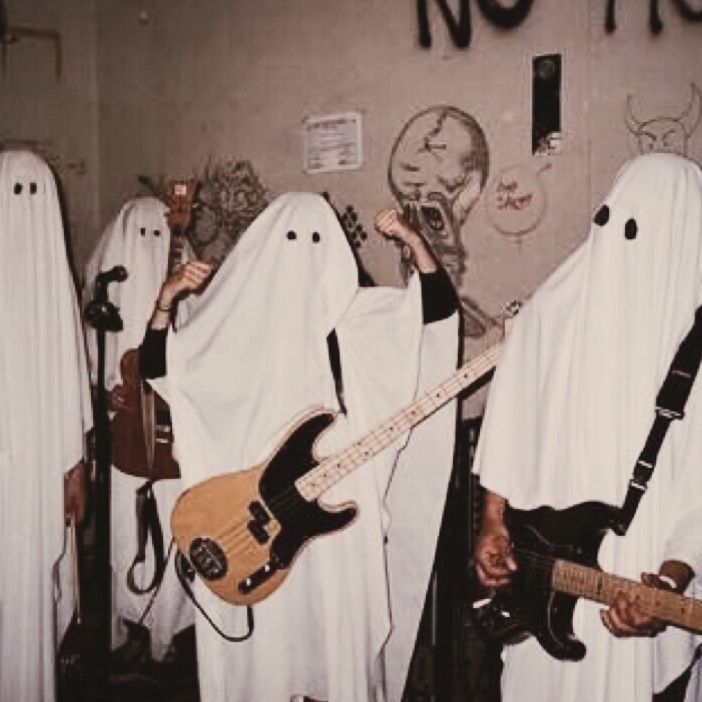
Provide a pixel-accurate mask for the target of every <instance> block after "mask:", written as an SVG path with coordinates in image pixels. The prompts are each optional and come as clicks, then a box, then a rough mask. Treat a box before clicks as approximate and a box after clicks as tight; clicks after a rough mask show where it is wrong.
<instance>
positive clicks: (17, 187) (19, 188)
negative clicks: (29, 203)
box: [13, 183, 22, 195]
mask: <svg viewBox="0 0 702 702" xmlns="http://www.w3.org/2000/svg"><path fill="white" fill-rule="evenodd" d="M13 192H14V193H15V195H19V194H20V193H21V192H22V183H15V187H14V188H13Z"/></svg>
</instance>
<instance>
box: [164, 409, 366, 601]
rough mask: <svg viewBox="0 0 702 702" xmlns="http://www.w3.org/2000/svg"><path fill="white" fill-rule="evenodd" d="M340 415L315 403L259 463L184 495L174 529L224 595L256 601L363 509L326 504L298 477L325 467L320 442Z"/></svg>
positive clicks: (179, 542)
mask: <svg viewBox="0 0 702 702" xmlns="http://www.w3.org/2000/svg"><path fill="white" fill-rule="evenodd" d="M333 421H334V414H333V413H331V412H326V411H324V410H315V411H312V412H310V413H308V414H306V415H305V416H304V417H303V418H302V419H301V420H300V421H299V422H297V423H296V424H295V425H294V426H293V427H292V429H291V430H290V432H289V433H288V435H287V436H286V437H285V439H283V441H282V442H281V444H280V446H279V448H278V449H277V450H276V451H275V452H274V454H273V455H272V456H271V458H269V459H268V460H267V461H265V462H264V463H263V464H261V465H259V466H255V467H253V468H250V469H249V470H245V471H242V472H238V473H227V474H225V475H222V476H218V477H215V478H211V479H209V480H206V481H204V482H202V483H199V484H198V485H197V486H196V488H197V489H196V490H189V491H186V492H185V493H183V495H181V497H180V498H179V500H178V502H177V504H176V506H175V508H174V510H173V514H172V516H171V528H172V531H173V534H174V536H175V539H176V543H177V545H178V548H179V550H180V551H181V553H183V554H184V555H185V556H186V557H187V559H188V560H189V561H190V563H191V565H192V566H193V567H194V568H195V571H196V572H197V574H198V575H199V576H200V577H201V578H202V579H203V580H204V581H205V583H206V584H207V586H208V587H209V588H210V589H211V590H212V591H213V592H214V593H215V594H217V595H218V596H219V597H221V598H222V599H224V600H226V601H228V602H231V603H234V604H240V605H250V604H254V603H256V602H259V601H260V600H262V599H263V598H265V597H267V596H268V595H269V594H270V593H271V592H272V591H273V590H275V589H277V588H278V587H279V586H280V585H281V584H282V582H283V580H284V579H285V578H286V576H287V574H288V573H289V572H290V567H291V565H292V563H293V561H294V560H295V557H296V556H297V554H298V553H299V552H300V551H301V549H302V548H303V546H304V545H305V544H306V543H307V542H309V541H310V540H311V539H313V538H315V537H316V536H322V535H324V534H330V533H332V532H335V531H338V530H340V529H343V528H344V527H346V526H348V525H349V524H350V523H351V522H352V521H353V520H354V518H355V516H356V513H357V508H356V506H355V505H354V504H353V503H345V504H343V505H340V506H338V507H336V508H331V509H328V508H325V507H322V506H321V505H320V504H319V502H318V500H316V499H313V500H309V499H306V498H305V497H303V496H302V494H301V493H300V492H299V490H298V488H297V487H296V484H295V481H296V480H298V479H299V478H301V477H304V476H305V475H306V474H307V473H309V471H311V470H313V469H314V468H315V467H317V466H318V461H317V460H316V458H315V456H314V445H315V443H316V441H317V439H318V438H319V436H320V435H321V434H322V432H324V430H325V429H327V428H328V427H329V426H330V425H331V424H332V423H333Z"/></svg>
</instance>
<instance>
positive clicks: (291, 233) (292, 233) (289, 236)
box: [288, 229, 297, 241]
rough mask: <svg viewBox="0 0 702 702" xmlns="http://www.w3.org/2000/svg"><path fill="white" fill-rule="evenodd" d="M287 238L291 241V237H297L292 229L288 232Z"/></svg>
mask: <svg viewBox="0 0 702 702" xmlns="http://www.w3.org/2000/svg"><path fill="white" fill-rule="evenodd" d="M288 239H290V241H292V240H293V239H297V234H295V232H294V231H293V230H292V229H291V230H290V231H289V232H288Z"/></svg>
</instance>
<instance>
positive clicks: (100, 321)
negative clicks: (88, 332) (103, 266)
mask: <svg viewBox="0 0 702 702" xmlns="http://www.w3.org/2000/svg"><path fill="white" fill-rule="evenodd" d="M128 275H129V274H128V273H127V269H126V268H125V267H124V266H113V267H112V268H110V269H109V270H107V271H101V272H100V273H98V274H97V275H96V276H95V297H94V298H93V299H92V300H91V301H90V302H89V303H88V305H87V306H86V308H85V312H84V314H85V319H86V321H87V322H88V324H90V326H92V327H95V328H96V329H103V330H105V331H114V332H117V331H121V330H122V328H123V324H122V318H121V317H120V316H119V310H118V309H117V308H116V307H115V306H114V305H113V304H112V303H111V302H110V301H109V300H108V299H107V286H108V285H109V284H110V283H121V282H122V281H123V280H126V279H127V276H128Z"/></svg>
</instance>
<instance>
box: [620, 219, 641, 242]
mask: <svg viewBox="0 0 702 702" xmlns="http://www.w3.org/2000/svg"><path fill="white" fill-rule="evenodd" d="M638 231H639V228H638V226H637V225H636V220H635V219H628V220H627V221H626V224H625V225H624V236H625V237H626V238H627V239H636V234H637V233H638Z"/></svg>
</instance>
